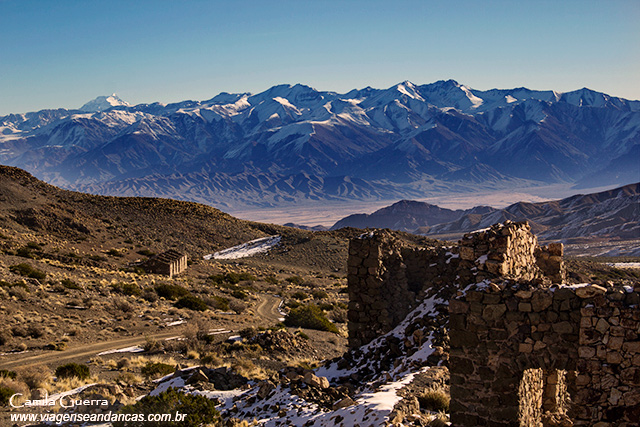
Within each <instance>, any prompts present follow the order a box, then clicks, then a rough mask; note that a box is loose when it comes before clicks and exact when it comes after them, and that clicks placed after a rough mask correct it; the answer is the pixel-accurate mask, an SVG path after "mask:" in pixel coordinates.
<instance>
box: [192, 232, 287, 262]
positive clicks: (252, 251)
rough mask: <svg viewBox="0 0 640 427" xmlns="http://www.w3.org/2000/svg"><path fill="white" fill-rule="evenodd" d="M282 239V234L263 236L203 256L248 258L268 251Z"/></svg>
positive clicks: (209, 257)
mask: <svg viewBox="0 0 640 427" xmlns="http://www.w3.org/2000/svg"><path fill="white" fill-rule="evenodd" d="M281 239H282V237H280V236H269V237H263V238H260V239H255V240H251V241H249V242H246V243H243V244H241V245H238V246H233V247H231V248H228V249H225V250H222V251H220V252H216V253H214V254H209V255H205V256H204V257H203V258H204V259H205V260H210V259H238V258H246V257H250V256H253V255H258V254H262V253H265V252H268V251H269V250H270V249H271V248H273V247H274V246H276V245H277V244H278V243H280V240H281Z"/></svg>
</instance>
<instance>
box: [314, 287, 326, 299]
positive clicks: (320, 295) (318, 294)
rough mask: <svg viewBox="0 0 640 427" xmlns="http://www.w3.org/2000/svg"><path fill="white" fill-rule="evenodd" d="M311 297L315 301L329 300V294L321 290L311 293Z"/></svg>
mask: <svg viewBox="0 0 640 427" xmlns="http://www.w3.org/2000/svg"><path fill="white" fill-rule="evenodd" d="M311 296H312V297H313V298H315V299H327V298H329V294H328V293H326V292H325V291H323V290H321V289H317V290H315V291H313V292H311Z"/></svg>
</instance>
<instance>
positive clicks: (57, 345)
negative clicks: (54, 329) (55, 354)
mask: <svg viewBox="0 0 640 427" xmlns="http://www.w3.org/2000/svg"><path fill="white" fill-rule="evenodd" d="M66 348H67V343H66V342H64V341H59V342H51V343H49V344H47V345H45V346H44V349H45V350H54V351H64V350H66Z"/></svg>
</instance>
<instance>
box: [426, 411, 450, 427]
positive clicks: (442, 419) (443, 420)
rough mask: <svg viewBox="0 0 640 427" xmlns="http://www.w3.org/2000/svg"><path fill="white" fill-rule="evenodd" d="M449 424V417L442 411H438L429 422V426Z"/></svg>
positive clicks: (439, 426)
mask: <svg viewBox="0 0 640 427" xmlns="http://www.w3.org/2000/svg"><path fill="white" fill-rule="evenodd" d="M448 425H449V417H448V416H447V414H446V413H445V412H444V411H440V412H439V413H438V415H436V417H435V418H434V419H432V420H431V422H430V423H429V427H447V426H448Z"/></svg>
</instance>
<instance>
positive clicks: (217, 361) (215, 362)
mask: <svg viewBox="0 0 640 427" xmlns="http://www.w3.org/2000/svg"><path fill="white" fill-rule="evenodd" d="M200 363H202V364H203V365H205V366H211V367H216V368H217V367H219V366H222V363H223V360H222V358H221V357H220V356H219V355H217V354H214V353H207V354H205V355H204V356H202V358H201V359H200Z"/></svg>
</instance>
